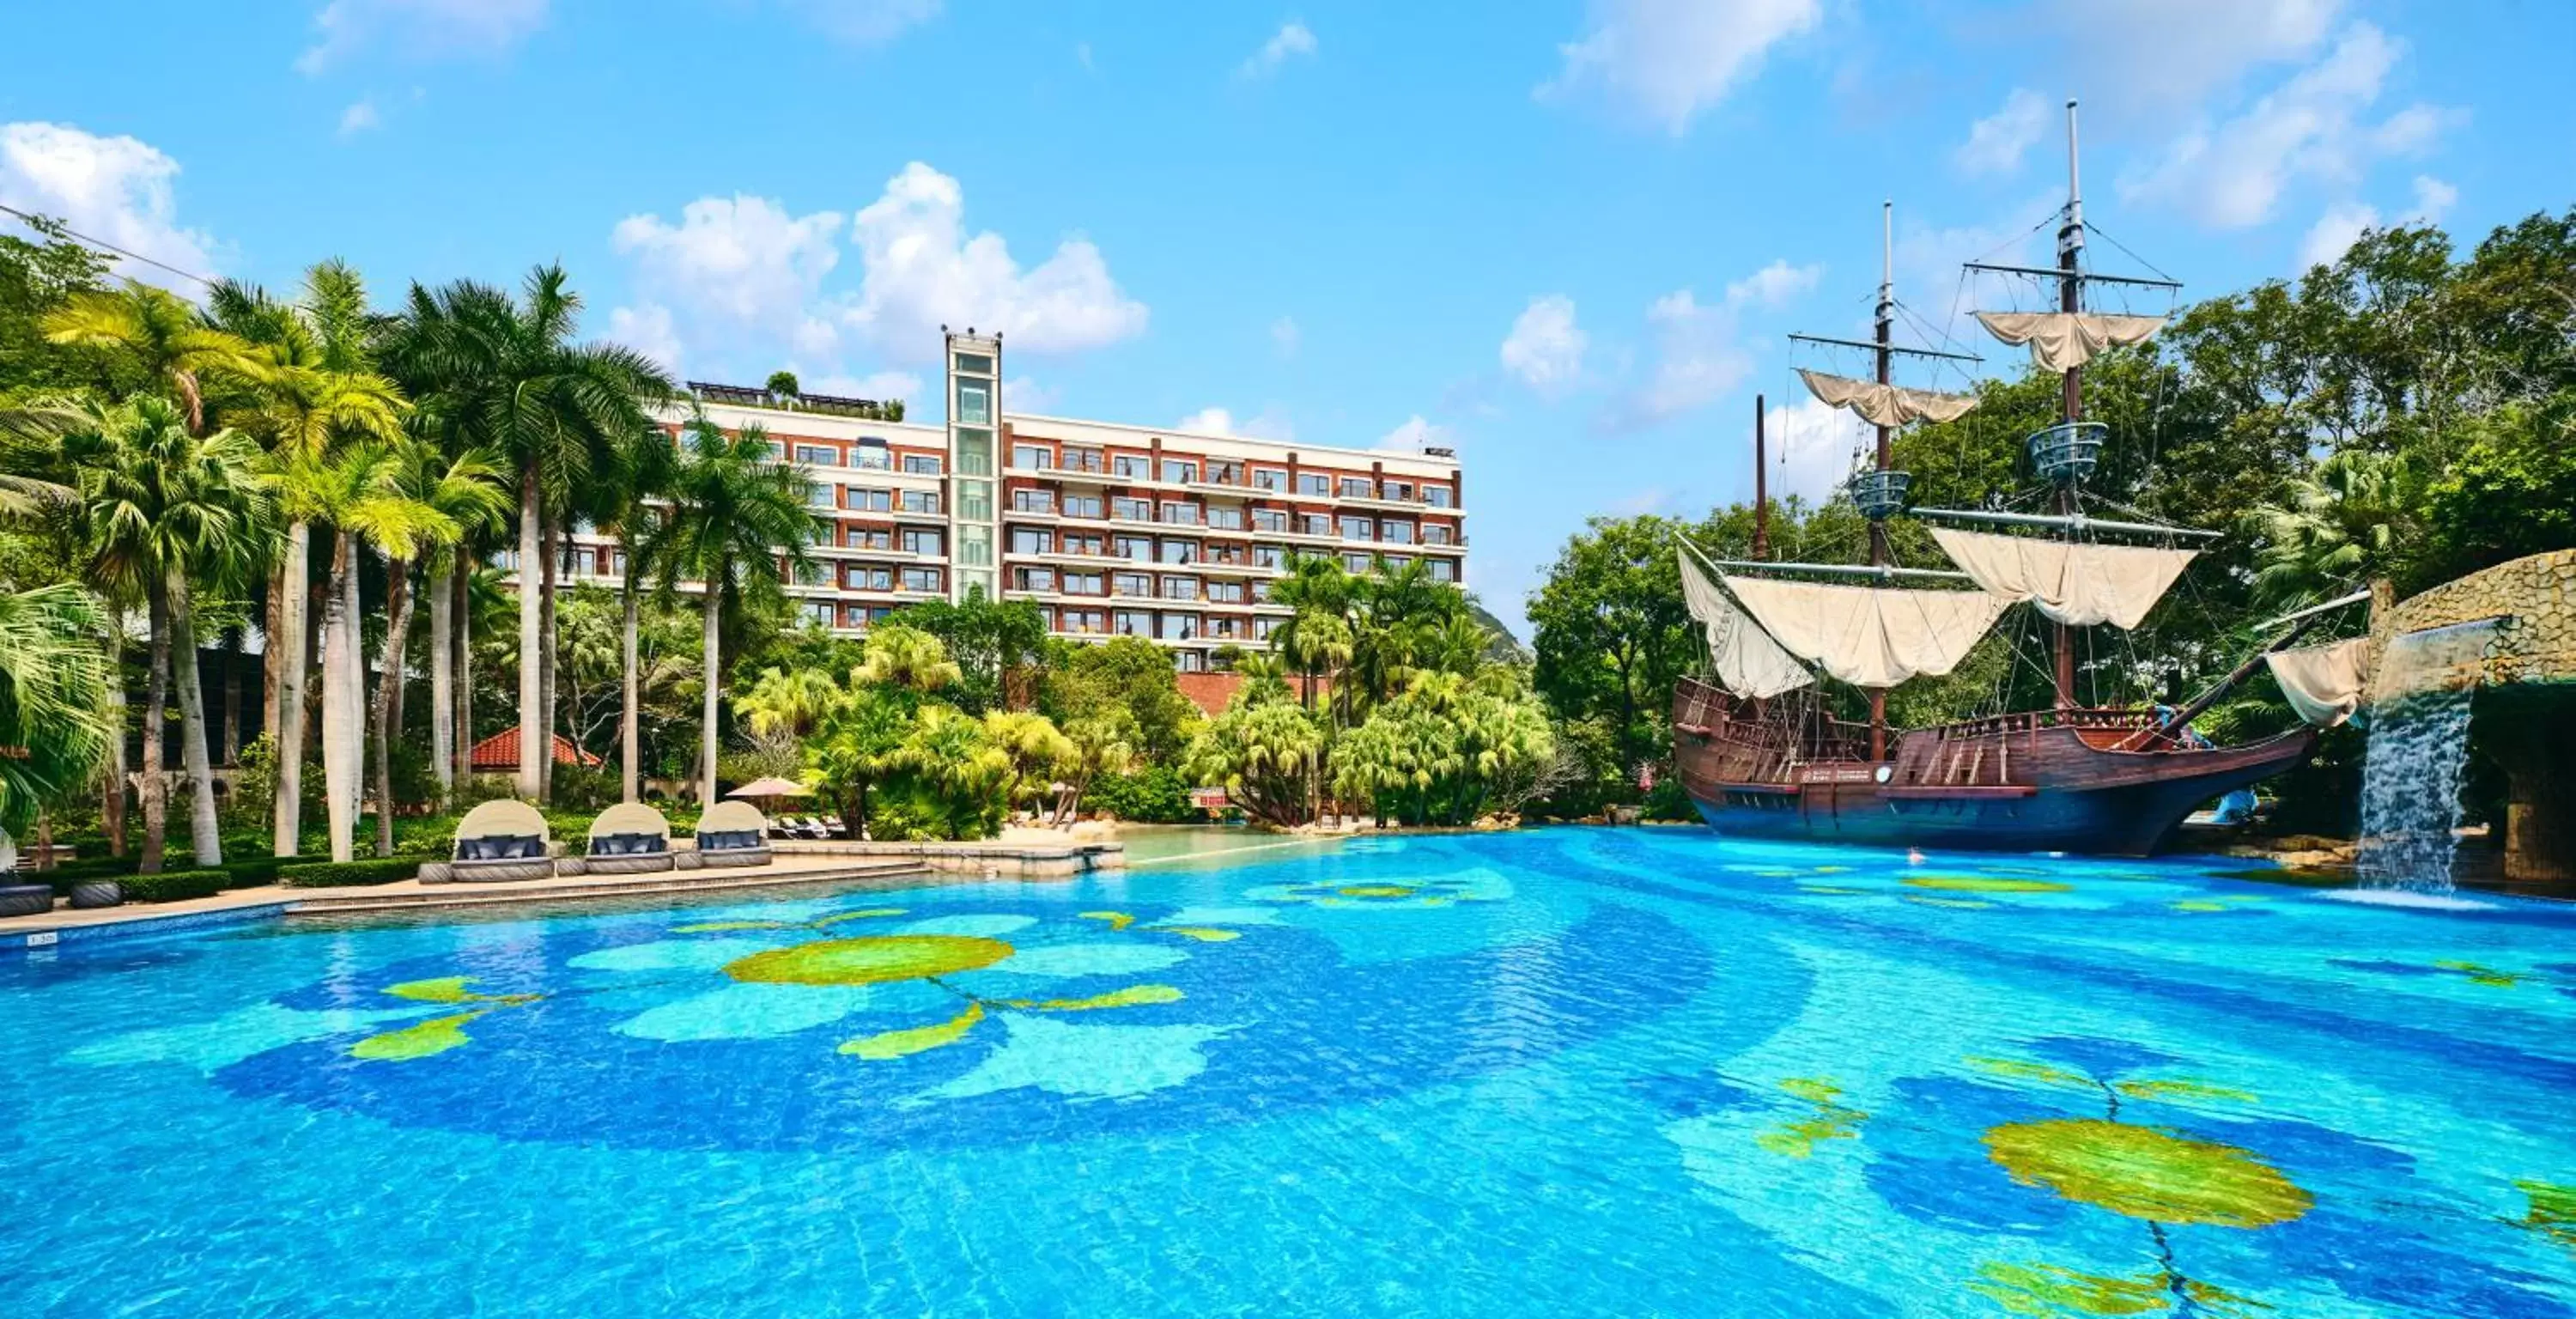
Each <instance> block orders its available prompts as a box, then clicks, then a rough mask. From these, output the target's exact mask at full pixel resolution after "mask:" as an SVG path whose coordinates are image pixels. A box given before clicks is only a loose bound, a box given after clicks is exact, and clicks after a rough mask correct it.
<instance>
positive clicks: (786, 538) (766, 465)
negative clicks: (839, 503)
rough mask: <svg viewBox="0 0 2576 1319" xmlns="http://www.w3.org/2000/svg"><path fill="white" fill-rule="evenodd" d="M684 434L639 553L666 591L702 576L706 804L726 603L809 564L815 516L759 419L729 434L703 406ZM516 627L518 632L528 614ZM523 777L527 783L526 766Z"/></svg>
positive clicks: (797, 474)
mask: <svg viewBox="0 0 2576 1319" xmlns="http://www.w3.org/2000/svg"><path fill="white" fill-rule="evenodd" d="M682 442H683V444H684V446H685V447H684V449H683V451H682V454H681V457H680V464H679V470H678V471H676V472H675V473H673V475H672V479H671V512H670V515H669V516H668V517H666V518H663V519H662V520H661V521H660V523H659V524H658V525H656V526H655V527H654V528H653V529H652V531H651V532H650V533H649V535H648V536H647V538H646V539H645V541H644V544H643V545H642V547H641V549H640V551H639V554H640V557H641V558H643V559H644V561H645V562H646V563H648V564H650V565H651V567H652V571H653V572H654V573H655V574H656V575H657V576H658V577H659V578H660V579H661V583H662V588H661V589H662V590H663V592H664V593H665V594H666V595H667V594H669V593H670V592H671V591H672V590H673V588H674V586H675V584H677V583H678V582H681V581H683V580H689V581H695V582H697V583H699V594H700V609H701V613H702V617H703V623H704V629H705V630H704V638H705V648H704V659H703V663H704V668H703V670H702V673H703V678H704V686H705V688H706V691H705V695H704V697H703V705H702V707H701V709H700V724H699V729H698V752H699V755H698V763H699V783H698V800H699V801H700V802H704V803H712V802H713V801H714V800H715V794H716V744H717V740H718V739H717V737H716V702H717V699H718V697H720V696H721V695H722V693H723V689H724V665H723V663H722V659H723V656H722V653H721V652H722V638H721V631H720V624H721V622H722V619H723V614H724V609H725V607H726V606H727V605H732V606H734V607H736V608H737V609H739V608H741V607H742V606H744V605H747V604H763V603H771V602H775V601H776V600H778V599H779V598H780V597H781V589H780V588H781V587H782V586H783V585H784V582H785V576H786V572H787V571H790V570H791V569H790V568H789V566H788V565H795V566H802V565H804V564H805V563H807V562H809V560H808V558H807V554H806V549H807V547H808V546H809V545H811V544H812V543H813V540H814V536H815V533H816V531H817V530H818V528H819V525H820V524H819V523H818V522H817V521H816V520H815V517H814V514H813V513H812V511H811V506H810V505H809V504H808V502H807V498H808V495H809V492H811V491H812V489H813V482H812V481H810V480H808V479H807V478H806V475H805V473H804V471H803V470H802V469H801V468H797V467H794V466H791V465H789V464H785V463H781V462H779V461H777V460H776V458H775V457H774V456H773V455H772V452H771V449H770V445H769V435H768V433H767V432H765V431H763V430H762V429H761V428H760V427H759V426H756V425H752V426H745V427H743V428H742V430H741V431H740V432H739V433H737V434H733V435H727V434H726V433H725V430H724V427H722V426H719V425H717V424H716V423H715V422H714V421H713V420H710V419H709V418H708V417H707V415H706V413H705V412H703V411H700V412H698V413H697V414H696V415H694V416H692V417H691V418H690V419H689V422H688V425H687V426H685V427H683V428H682ZM523 539H524V537H523ZM520 627H521V632H522V633H523V634H524V633H525V632H526V616H525V614H524V612H523V613H522V615H521V625H520ZM523 726H524V725H523ZM523 745H524V744H523ZM521 759H522V760H523V761H524V760H525V759H526V757H525V756H522V757H521ZM520 777H521V781H522V782H523V783H524V782H525V780H526V770H525V768H524V767H523V768H522V769H521V771H520Z"/></svg>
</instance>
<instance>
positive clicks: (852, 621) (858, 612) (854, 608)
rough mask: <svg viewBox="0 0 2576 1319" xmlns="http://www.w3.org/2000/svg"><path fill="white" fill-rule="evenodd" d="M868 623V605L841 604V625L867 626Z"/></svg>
mask: <svg viewBox="0 0 2576 1319" xmlns="http://www.w3.org/2000/svg"><path fill="white" fill-rule="evenodd" d="M867 625H868V607H867V606H866V605H843V606H841V626H843V627H866V626H867Z"/></svg>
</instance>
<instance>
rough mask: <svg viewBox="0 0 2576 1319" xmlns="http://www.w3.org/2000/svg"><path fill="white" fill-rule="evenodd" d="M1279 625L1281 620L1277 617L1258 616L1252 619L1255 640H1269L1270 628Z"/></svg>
mask: <svg viewBox="0 0 2576 1319" xmlns="http://www.w3.org/2000/svg"><path fill="white" fill-rule="evenodd" d="M1277 626H1279V620H1278V619H1275V618H1256V619H1254V620H1252V639H1253V640H1255V641H1268V640H1269V639H1270V629H1272V628H1274V627H1277Z"/></svg>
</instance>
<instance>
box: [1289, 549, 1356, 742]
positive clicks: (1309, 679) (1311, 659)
mask: <svg viewBox="0 0 2576 1319" xmlns="http://www.w3.org/2000/svg"><path fill="white" fill-rule="evenodd" d="M1270 602H1271V603H1272V604H1276V605H1285V606H1287V607H1288V608H1290V609H1292V610H1294V611H1296V612H1295V613H1293V614H1292V615H1290V616H1289V617H1288V618H1287V619H1285V620H1283V621H1282V622H1281V623H1280V624H1279V627H1278V629H1277V630H1276V631H1274V632H1272V633H1271V637H1270V644H1271V645H1272V646H1273V647H1275V648H1277V650H1278V652H1279V655H1280V657H1281V658H1283V659H1285V660H1287V661H1288V664H1289V666H1290V667H1291V668H1294V669H1295V670H1296V671H1297V673H1298V674H1299V676H1301V677H1302V678H1304V679H1305V681H1304V682H1303V683H1302V684H1300V686H1299V690H1298V699H1299V700H1300V701H1301V702H1302V703H1303V704H1304V705H1305V707H1306V708H1307V709H1309V710H1312V709H1314V708H1315V680H1316V679H1317V678H1319V677H1322V676H1323V675H1325V674H1328V673H1332V672H1334V671H1335V670H1338V669H1339V668H1341V667H1342V666H1343V665H1345V664H1348V663H1350V659H1351V628H1350V618H1349V613H1350V606H1351V577H1350V574H1349V573H1348V572H1345V571H1344V570H1343V568H1342V565H1341V564H1340V563H1338V562H1336V561H1335V560H1333V559H1330V558H1326V557H1324V556H1321V555H1300V556H1297V557H1296V558H1294V559H1292V560H1291V561H1290V562H1289V565H1288V575H1287V576H1285V577H1283V578H1280V579H1279V580H1278V581H1277V582H1275V583H1273V584H1272V585H1271V587H1270Z"/></svg>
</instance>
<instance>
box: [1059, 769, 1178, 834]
mask: <svg viewBox="0 0 2576 1319" xmlns="http://www.w3.org/2000/svg"><path fill="white" fill-rule="evenodd" d="M1082 810H1083V811H1084V812H1085V813H1086V814H1087V813H1090V812H1093V811H1107V812H1109V813H1110V814H1111V815H1114V816H1117V817H1118V818H1119V819H1121V820H1125V821H1127V822H1129V823H1131V824H1189V823H1192V822H1194V821H1196V820H1197V819H1199V816H1200V812H1199V809H1198V808H1197V807H1195V806H1192V805H1190V789H1189V784H1188V783H1186V782H1184V781H1183V780H1182V778H1181V774H1180V771H1179V770H1176V769H1173V768H1172V767H1171V766H1169V765H1148V766H1146V767H1145V768H1143V769H1141V770H1138V771H1136V772H1135V773H1133V774H1103V775H1101V776H1100V777H1099V778H1096V779H1093V780H1092V781H1091V787H1090V790H1088V791H1086V792H1084V793H1083V794H1082Z"/></svg>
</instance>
